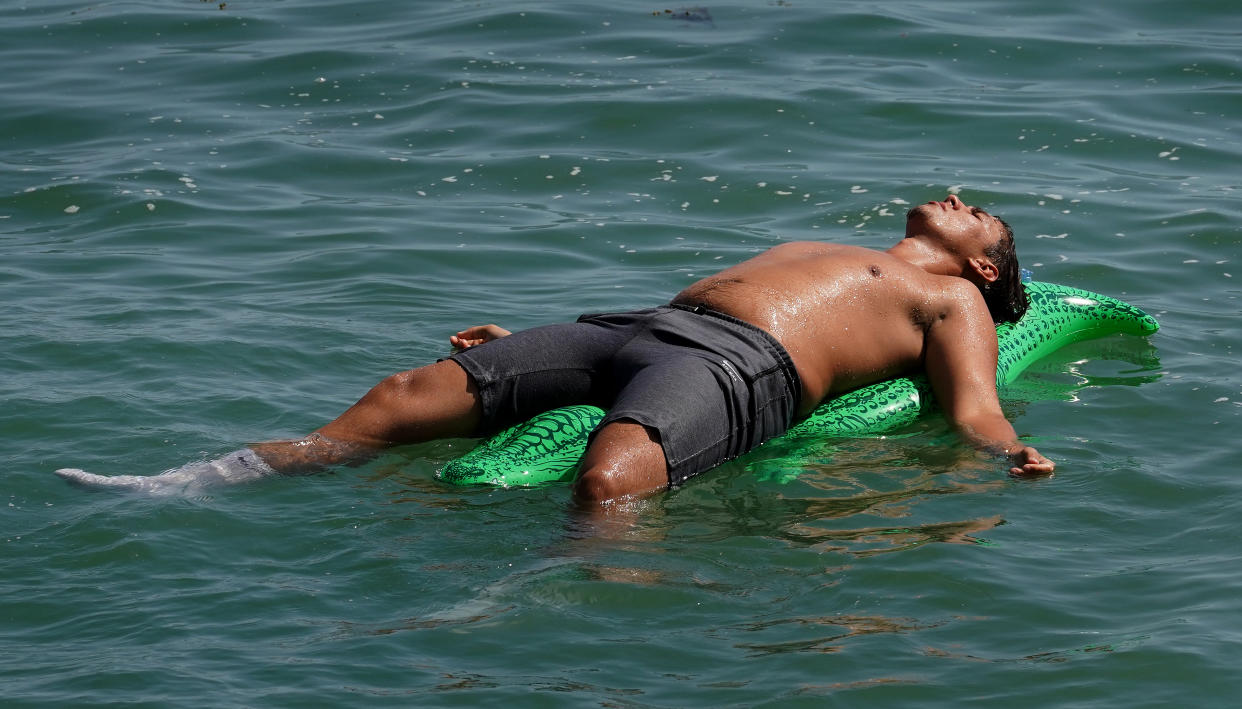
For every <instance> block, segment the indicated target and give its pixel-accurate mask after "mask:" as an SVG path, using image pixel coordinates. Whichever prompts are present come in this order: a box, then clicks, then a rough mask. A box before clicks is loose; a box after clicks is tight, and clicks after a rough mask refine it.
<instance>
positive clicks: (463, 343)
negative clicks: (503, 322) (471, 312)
mask: <svg viewBox="0 0 1242 709" xmlns="http://www.w3.org/2000/svg"><path fill="white" fill-rule="evenodd" d="M511 334H513V333H511V332H509V331H508V330H506V329H504V328H503V327H500V326H499V325H475V326H474V327H468V328H466V329H465V330H462V331H461V332H459V333H457V334H456V335H449V344H451V345H452V346H453V350H454V351H457V352H460V351H462V350H468V349H470V348H471V347H474V346H475V345H481V344H483V343H484V342H491V341H492V340H499V339H500V338H502V337H504V336H505V335H511Z"/></svg>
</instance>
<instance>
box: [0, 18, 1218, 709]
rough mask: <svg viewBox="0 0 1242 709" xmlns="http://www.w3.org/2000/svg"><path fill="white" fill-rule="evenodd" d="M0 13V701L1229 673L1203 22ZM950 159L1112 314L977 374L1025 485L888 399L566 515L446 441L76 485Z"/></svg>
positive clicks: (1042, 267) (590, 306) (259, 432)
mask: <svg viewBox="0 0 1242 709" xmlns="http://www.w3.org/2000/svg"><path fill="white" fill-rule="evenodd" d="M665 9H675V8H674V7H667V8H666V6H660V5H648V4H642V3H632V2H620V3H608V4H604V3H599V4H591V3H570V2H549V3H537V4H530V5H520V4H519V5H515V4H512V3H500V2H486V1H485V2H436V3H431V2H404V3H392V2H384V3H381V2H370V1H355V2H348V3H346V2H341V1H340V0H308V1H305V2H276V1H274V0H230V2H228V4H227V5H226V6H225V7H224V9H219V3H218V2H210V3H206V2H199V1H198V0H174V1H173V2H152V1H146V0H131V1H129V2H119V1H118V2H104V3H97V4H93V5H87V4H77V3H70V2H62V1H60V0H45V1H43V2H37V3H36V2H26V1H24V0H10V2H8V3H5V4H4V5H3V6H0V64H2V65H3V66H4V67H5V71H4V72H3V76H0V96H2V97H3V98H2V99H0V101H3V103H2V104H0V105H3V108H4V110H3V111H0V253H2V254H3V259H2V260H0V297H2V298H3V302H4V304H5V307H4V308H3V309H2V310H0V331H2V332H3V333H4V336H3V338H2V339H0V348H2V349H0V368H2V371H3V374H4V376H3V378H2V379H0V386H2V387H3V389H2V392H3V394H2V399H0V400H2V401H3V402H4V406H3V408H2V409H0V431H2V432H3V440H4V448H3V451H4V457H3V461H4V463H5V474H4V478H3V480H4V489H3V493H4V498H5V499H4V500H3V502H4V503H5V504H4V505H3V506H2V507H0V550H2V551H0V700H2V702H3V704H4V705H5V706H6V707H7V706H13V707H26V706H49V707H50V706H56V707H63V706H93V705H105V704H108V705H132V706H150V707H178V706H226V707H234V706H248V707H303V706H360V707H375V706H480V705H487V704H493V703H500V702H505V703H507V704H515V705H518V706H587V705H593V706H614V707H671V706H712V707H718V706H738V707H743V706H745V707H750V706H781V707H785V706H825V705H829V706H846V707H852V706H921V707H948V706H954V707H956V706H962V705H968V706H995V705H997V704H1000V703H1003V704H1004V705H1005V706H1010V707H1026V706H1029V707H1047V706H1073V707H1091V708H1097V707H1127V708H1128V707H1136V706H1152V707H1166V706H1186V705H1189V704H1191V703H1193V704H1195V705H1202V706H1229V705H1232V704H1233V703H1235V701H1236V700H1235V696H1236V695H1237V690H1238V689H1239V688H1240V687H1239V684H1240V683H1239V682H1238V681H1237V680H1236V674H1237V672H1236V664H1237V662H1236V660H1237V658H1238V650H1237V648H1238V647H1239V641H1240V640H1242V612H1240V611H1242V603H1240V602H1239V600H1238V598H1239V593H1238V591H1239V590H1240V587H1242V561H1240V560H1239V553H1238V552H1237V551H1236V548H1237V544H1236V537H1237V532H1238V525H1237V523H1236V522H1235V520H1236V519H1237V518H1238V517H1239V515H1240V514H1242V483H1240V482H1239V481H1238V479H1237V478H1238V476H1237V474H1236V473H1237V472H1238V469H1239V465H1238V463H1237V454H1238V451H1239V446H1238V443H1237V437H1238V433H1239V429H1240V425H1239V424H1240V423H1242V409H1240V408H1239V405H1240V404H1242V376H1240V375H1239V374H1238V373H1237V362H1238V353H1237V348H1238V345H1239V340H1240V338H1239V335H1238V327H1237V323H1238V316H1239V314H1240V312H1242V308H1240V305H1239V286H1238V282H1239V281H1240V280H1242V267H1240V266H1239V263H1240V261H1239V259H1242V253H1240V251H1242V249H1240V248H1239V247H1240V244H1242V232H1240V229H1239V226H1238V224H1239V217H1240V216H1242V215H1240V212H1242V205H1240V203H1239V200H1238V193H1239V189H1242V181H1240V180H1239V177H1238V165H1239V164H1240V161H1242V144H1240V138H1239V131H1240V130H1242V123H1239V120H1238V116H1239V114H1240V113H1242V99H1240V98H1239V97H1240V96H1242V92H1240V89H1242V77H1240V73H1239V72H1240V71H1242V67H1240V66H1239V58H1238V57H1239V49H1242V34H1240V33H1239V32H1238V30H1237V28H1236V25H1237V24H1238V12H1237V10H1236V9H1235V8H1234V7H1233V5H1232V4H1230V3H1225V2H1190V3H1176V4H1169V3H1157V2H1150V1H1147V2H1125V3H1121V2H1106V3H1096V4H1094V5H1087V6H1083V5H1081V4H1080V3H1075V2H1070V1H1069V0H1052V1H1051V2H1044V3H1017V2H1008V3H1006V2H986V1H981V0H977V1H969V0H950V1H946V2H937V3H925V2H891V3H862V2H857V3H854V2H818V3H817V2H798V1H796V0H795V1H794V2H792V3H791V2H783V1H776V0H771V1H769V0H764V1H759V2H736V1H735V2H728V3H722V4H712V5H709V6H707V8H706V10H705V12H696V13H694V16H693V18H692V19H691V20H686V19H677V18H670V17H668V16H666V15H665V13H664V12H663V10H665ZM949 189H953V190H955V191H960V194H961V196H962V197H963V199H965V200H966V201H967V202H971V203H979V204H981V205H982V206H985V207H987V208H988V209H989V210H992V211H994V212H996V213H998V214H1001V215H1003V216H1004V217H1005V218H1006V219H1007V220H1009V221H1010V222H1011V223H1012V224H1014V226H1015V228H1016V229H1017V231H1018V235H1019V243H1020V246H1019V254H1020V256H1021V258H1022V260H1023V262H1024V265H1026V266H1028V267H1029V268H1032V270H1034V271H1035V272H1036V275H1037V277H1038V278H1039V279H1041V280H1047V281H1054V282H1061V283H1066V284H1069V285H1075V286H1079V287H1084V288H1089V289H1092V290H1096V291H1100V292H1104V293H1109V294H1111V295H1116V296H1119V297H1123V298H1125V299H1127V300H1129V301H1131V302H1133V303H1135V304H1138V305H1140V306H1142V307H1144V308H1145V309H1147V310H1148V311H1149V312H1151V313H1153V314H1154V315H1156V316H1157V317H1158V318H1159V319H1160V320H1161V323H1162V325H1163V329H1162V330H1161V332H1160V333H1159V334H1158V335H1156V336H1154V337H1152V338H1151V339H1150V340H1140V339H1135V338H1120V337H1118V338H1111V339H1108V340H1102V341H1096V342H1088V343H1081V344H1078V345H1074V346H1073V347H1070V348H1067V349H1065V350H1062V351H1061V352H1058V353H1057V354H1056V355H1054V356H1052V357H1049V358H1047V359H1045V360H1044V361H1042V362H1040V363H1039V364H1038V365H1037V366H1036V367H1034V368H1033V369H1032V370H1030V371H1029V372H1028V374H1027V375H1025V376H1024V377H1023V378H1022V379H1021V380H1020V381H1019V382H1017V383H1016V384H1015V385H1014V386H1012V387H1010V388H1009V389H1007V390H1006V391H1005V392H1004V395H1003V400H1004V404H1005V408H1006V410H1007V412H1008V413H1009V415H1010V416H1011V417H1012V418H1013V420H1014V421H1015V425H1016V427H1017V429H1018V430H1019V432H1020V433H1021V434H1023V435H1024V436H1027V437H1028V438H1029V440H1031V441H1032V442H1034V443H1035V444H1036V445H1037V446H1038V447H1039V449H1040V450H1041V451H1042V452H1043V453H1045V454H1047V455H1048V456H1049V457H1051V458H1053V459H1055V460H1057V461H1058V463H1059V468H1058V474H1057V476H1056V477H1054V478H1051V479H1047V480H1037V481H1016V480H1013V479H1010V478H1008V477H1007V476H1006V475H1005V474H1004V471H1003V469H1002V467H1001V466H999V465H998V464H996V463H995V462H993V461H989V460H983V459H980V458H978V457H976V456H975V455H974V454H973V453H971V452H970V451H969V450H967V449H965V448H963V447H962V446H961V445H960V444H958V443H957V442H956V441H955V439H954V438H953V436H952V435H950V433H949V431H948V429H947V427H946V426H945V425H944V423H943V422H941V421H938V420H936V419H929V420H926V421H925V422H922V423H920V424H919V425H917V426H915V427H913V428H911V429H908V430H906V431H904V432H902V435H899V436H892V437H888V438H883V439H880V438H876V439H859V440H848V441H837V442H832V443H826V444H825V445H823V446H822V449H821V450H818V451H815V454H814V455H811V456H808V458H807V460H806V462H805V472H804V473H803V474H802V475H801V476H800V477H798V478H797V480H795V481H793V482H790V483H788V484H782V483H780V482H776V481H772V480H767V479H764V478H763V477H762V476H759V475H756V474H754V472H753V470H752V468H759V467H761V463H762V462H763V460H764V456H768V455H777V454H778V452H773V453H769V452H765V451H762V450H761V451H758V452H756V453H755V454H752V456H750V457H747V458H743V459H741V460H739V461H735V462H733V463H730V464H728V465H725V466H723V467H722V468H720V469H718V470H716V471H714V472H713V473H711V474H709V475H706V476H703V477H701V478H699V479H697V480H696V481H694V482H692V483H691V484H689V485H687V486H686V487H684V488H682V489H680V490H677V491H674V492H670V493H667V494H664V495H660V496H658V497H655V498H653V499H650V500H647V501H643V502H641V503H635V504H632V505H628V506H626V507H625V508H623V509H619V510H616V511H614V512H613V513H612V514H611V515H609V516H608V517H607V518H605V519H592V518H589V517H587V516H584V515H582V514H581V513H579V512H578V511H576V510H575V509H574V508H573V507H572V505H570V503H569V499H568V490H567V489H565V488H562V487H552V488H544V489H536V490H522V489H512V490H495V489H473V488H454V487H450V486H447V485H445V484H442V483H440V482H439V481H437V480H436V478H435V473H436V471H437V469H439V468H440V467H442V466H443V465H444V463H445V462H446V461H448V460H449V459H451V458H452V457H453V456H455V455H457V454H459V453H460V452H462V451H463V450H464V449H465V448H466V447H467V446H468V445H470V442H468V441H445V442H439V443H434V444H428V445H425V446H415V447H409V448H403V449H400V450H397V451H394V452H392V453H391V454H389V455H386V456H384V457H383V458H381V459H380V460H377V461H375V462H374V463H371V464H369V465H367V466H364V467H362V468H357V469H343V470H340V471H337V472H335V473H334V474H330V475H323V476H318V477H312V478H300V479H277V480H270V481H264V482H261V483H259V484H254V485H249V486H244V487H241V488H232V489H221V490H215V491H212V493H211V494H210V495H208V496H202V497H189V498H187V497H166V498H144V497H135V496H130V495H114V494H92V493H88V492H85V491H83V490H79V489H74V488H71V487H69V486H67V485H65V484H64V483H63V482H62V481H61V480H59V479H58V478H56V477H55V476H53V475H52V474H51V471H52V470H54V469H55V468H59V467H65V466H74V467H82V468H85V469H87V470H91V471H97V472H103V473H141V474H147V473H156V472H159V471H161V470H164V469H166V468H169V467H173V466H176V465H179V464H181V463H183V462H185V461H187V460H193V459H201V458H204V457H208V456H213V455H217V454H221V453H224V452H227V451H229V450H233V449H235V448H237V447H238V446H239V445H241V444H243V443H245V442H249V441H255V440H263V439H269V438H275V437H291V436H299V435H302V434H303V433H305V432H307V431H309V430H312V429H314V428H316V427H318V426H319V425H322V424H323V423H324V422H326V421H327V420H329V419H330V418H332V417H333V416H335V415H336V414H337V413H339V412H340V411H341V410H342V409H343V408H344V407H345V406H347V405H348V404H350V403H352V402H353V401H354V400H355V399H356V398H357V397H358V396H359V395H361V394H362V393H363V392H364V391H365V390H366V389H367V388H368V387H370V386H371V385H372V384H373V383H374V382H375V381H377V380H378V379H379V378H381V377H382V376H383V375H385V374H387V373H389V372H392V371H397V370H401V369H405V368H408V367H411V366H415V365H418V364H422V363H425V362H428V361H430V360H432V359H434V358H436V357H438V356H442V355H443V354H445V353H446V352H447V350H448V347H447V342H446V337H447V335H448V334H449V333H450V332H453V331H455V330H457V329H459V328H460V327H462V326H464V325H469V324H475V323H481V322H497V323H500V324H502V325H504V326H506V327H509V328H514V329H516V328H521V327H527V326H531V325H536V324H541V323H546V322H551V321H557V320H564V319H567V318H571V317H573V316H575V315H577V314H578V313H580V312H586V311H598V310H605V309H613V308H630V307H638V306H645V305H650V304H654V303H658V302H662V301H664V300H666V299H667V298H668V297H669V295H670V294H672V293H674V292H676V291H677V290H679V289H680V288H681V287H683V286H684V285H685V284H687V283H688V282H690V281H691V280H692V279H694V278H698V277H701V276H702V275H705V274H707V273H711V272H713V271H714V270H717V269H719V268H721V267H722V266H724V265H726V264H730V263H733V262H736V261H737V260H740V259H742V258H745V257H746V256H748V255H750V254H752V253H755V252H757V251H759V250H761V249H764V248H766V247H768V246H770V245H772V244H775V243H779V242H781V241H784V240H790V239H807V238H811V239H823V240H829V241H836V242H842V243H852V244H859V245H863V246H871V247H884V246H886V245H888V244H889V243H891V241H892V240H893V239H894V238H895V237H896V236H897V235H898V234H899V233H900V229H901V226H902V215H903V214H904V212H905V209H906V206H905V205H907V204H911V203H918V202H920V201H924V200H927V199H931V198H939V197H943V195H944V194H945V192H946V190H949Z"/></svg>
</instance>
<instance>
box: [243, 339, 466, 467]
mask: <svg viewBox="0 0 1242 709" xmlns="http://www.w3.org/2000/svg"><path fill="white" fill-rule="evenodd" d="M482 412H483V409H482V404H481V403H480V401H479V395H478V390H477V389H476V388H475V385H474V381H473V380H472V379H471V378H470V376H469V375H468V374H466V372H465V370H463V369H462V368H461V367H460V366H458V365H457V364H456V363H454V362H452V361H450V360H445V361H441V362H436V363H435V364H430V365H427V366H425V367H419V368H418V369H411V370H408V371H405V372H400V373H398V374H394V375H392V376H390V377H388V378H386V379H384V380H383V381H382V382H380V383H379V384H376V385H375V386H374V387H372V388H371V390H370V391H369V392H367V393H366V395H365V396H363V397H362V398H361V399H359V400H358V403H356V404H354V405H353V406H351V407H349V408H348V409H347V410H346V411H345V413H343V414H341V415H340V416H338V417H337V418H336V419H335V420H333V421H332V422H331V423H329V424H328V425H326V426H324V427H322V428H320V429H319V430H317V431H315V432H314V433H312V434H311V435H310V436H307V437H306V438H302V439H299V440H294V441H271V442H267V443H256V444H254V445H252V446H251V448H253V449H254V451H255V452H256V453H258V454H259V457H261V458H262V459H263V461H264V462H265V463H267V464H268V465H270V466H272V468H274V469H275V470H276V471H277V472H280V473H284V474H287V475H296V474H299V473H306V472H314V471H315V470H317V469H319V468H321V467H323V466H325V465H340V464H343V463H344V464H348V463H355V462H360V461H362V460H366V459H367V458H369V457H371V456H372V455H374V454H375V453H377V452H378V451H380V450H382V449H384V448H387V447H389V446H395V445H403V444H407V443H422V442H423V441H430V440H434V439H437V438H458V437H466V436H472V435H474V433H475V429H476V428H477V427H478V424H479V418H480V416H481V415H482Z"/></svg>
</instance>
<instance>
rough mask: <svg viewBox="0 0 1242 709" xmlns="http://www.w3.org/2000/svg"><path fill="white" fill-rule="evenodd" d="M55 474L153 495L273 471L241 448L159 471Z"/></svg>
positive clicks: (105, 487)
mask: <svg viewBox="0 0 1242 709" xmlns="http://www.w3.org/2000/svg"><path fill="white" fill-rule="evenodd" d="M56 474H57V475H59V476H60V477H62V478H64V479H65V480H66V481H68V482H70V483H72V484H74V485H80V486H82V487H86V488H92V489H97V490H123V491H126V492H142V493H147V494H152V495H173V494H177V493H181V492H188V491H192V490H199V489H201V488H204V487H208V486H212V485H235V484H237V483H243V482H250V481H251V480H258V479H259V478H263V477H267V476H269V475H275V474H276V471H275V470H273V469H272V467H271V466H270V465H268V464H267V463H265V462H263V459H262V458H260V457H259V456H258V455H257V454H255V452H254V451H252V450H250V449H249V448H243V449H241V450H239V451H234V452H232V453H229V454H228V455H226V456H224V457H222V458H217V459H215V460H208V461H204V462H198V463H187V464H185V465H183V466H181V467H180V468H174V469H172V470H169V471H167V472H163V473H160V474H159V475H96V474H94V473H88V472H86V471H85V470H79V469H78V468H61V469H60V470H57V471H56Z"/></svg>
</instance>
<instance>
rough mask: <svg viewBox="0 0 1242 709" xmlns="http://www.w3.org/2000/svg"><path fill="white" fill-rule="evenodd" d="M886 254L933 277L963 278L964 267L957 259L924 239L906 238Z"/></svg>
mask: <svg viewBox="0 0 1242 709" xmlns="http://www.w3.org/2000/svg"><path fill="white" fill-rule="evenodd" d="M885 253H887V254H888V255H890V256H893V257H895V258H899V259H901V260H902V261H905V262H907V263H909V264H912V265H914V266H918V267H919V268H921V269H923V270H924V271H927V272H928V273H931V274H933V275H937V276H957V277H959V278H961V277H962V265H961V264H960V263H958V262H957V260H956V259H954V258H953V257H952V256H951V255H949V254H947V253H945V252H944V251H943V250H941V249H937V248H934V247H932V246H931V245H929V244H928V243H927V242H925V241H923V240H922V239H918V238H914V237H906V238H904V239H902V240H901V241H898V242H897V243H896V244H894V245H893V246H892V247H891V248H889V249H888V250H887V251H886V252H885Z"/></svg>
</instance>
